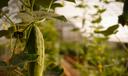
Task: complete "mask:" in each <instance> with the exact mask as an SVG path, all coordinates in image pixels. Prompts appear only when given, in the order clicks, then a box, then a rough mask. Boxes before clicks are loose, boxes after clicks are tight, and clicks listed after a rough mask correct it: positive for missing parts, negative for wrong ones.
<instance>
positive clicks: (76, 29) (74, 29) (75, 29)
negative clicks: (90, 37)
mask: <svg viewBox="0 0 128 76" xmlns="http://www.w3.org/2000/svg"><path fill="white" fill-rule="evenodd" d="M79 30H80V29H79V28H73V29H72V30H71V31H79Z"/></svg>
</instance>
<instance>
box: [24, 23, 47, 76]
mask: <svg viewBox="0 0 128 76" xmlns="http://www.w3.org/2000/svg"><path fill="white" fill-rule="evenodd" d="M28 31H29V32H28V35H29V36H28V40H27V43H26V46H25V50H27V51H28V53H29V54H37V55H38V58H37V60H36V61H34V62H29V63H28V72H29V76H43V71H44V57H45V50H44V49H45V47H44V39H43V35H42V33H41V31H40V29H39V28H38V26H37V25H36V23H33V24H31V26H30V27H29V29H28Z"/></svg>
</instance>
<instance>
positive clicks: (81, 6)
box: [76, 4, 86, 8]
mask: <svg viewBox="0 0 128 76" xmlns="http://www.w3.org/2000/svg"><path fill="white" fill-rule="evenodd" d="M76 7H79V8H85V7H86V5H82V4H79V5H77V6H76Z"/></svg>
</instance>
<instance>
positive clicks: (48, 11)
mask: <svg viewBox="0 0 128 76" xmlns="http://www.w3.org/2000/svg"><path fill="white" fill-rule="evenodd" d="M52 4H53V0H51V2H50V5H49V7H48V11H47V12H49V11H50V8H51V6H52Z"/></svg>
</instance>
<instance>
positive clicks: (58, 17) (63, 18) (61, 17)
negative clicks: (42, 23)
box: [53, 16, 67, 22]
mask: <svg viewBox="0 0 128 76" xmlns="http://www.w3.org/2000/svg"><path fill="white" fill-rule="evenodd" d="M53 18H55V19H58V20H61V21H64V22H66V21H67V19H66V18H65V17H64V16H55V17H53Z"/></svg>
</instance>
